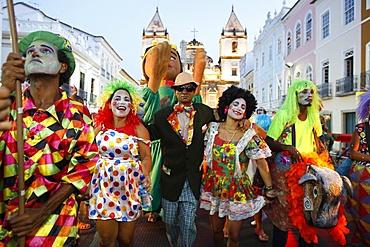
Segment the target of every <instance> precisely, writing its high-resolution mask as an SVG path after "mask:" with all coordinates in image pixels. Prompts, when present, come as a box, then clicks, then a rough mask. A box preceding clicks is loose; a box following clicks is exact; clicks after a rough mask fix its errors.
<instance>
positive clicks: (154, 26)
mask: <svg viewBox="0 0 370 247" xmlns="http://www.w3.org/2000/svg"><path fill="white" fill-rule="evenodd" d="M141 40H142V41H141V42H142V46H141V47H142V48H141V50H142V52H141V54H142V56H144V53H145V50H146V48H148V47H150V46H152V43H153V41H154V42H157V43H162V42H163V41H167V42H168V43H170V36H169V35H168V33H167V28H164V26H163V23H162V20H161V17H160V16H159V12H158V7H157V10H156V12H155V14H154V16H153V18H152V20H151V21H150V23H149V25H148V27H147V28H146V29H144V30H143V36H142V37H141Z"/></svg>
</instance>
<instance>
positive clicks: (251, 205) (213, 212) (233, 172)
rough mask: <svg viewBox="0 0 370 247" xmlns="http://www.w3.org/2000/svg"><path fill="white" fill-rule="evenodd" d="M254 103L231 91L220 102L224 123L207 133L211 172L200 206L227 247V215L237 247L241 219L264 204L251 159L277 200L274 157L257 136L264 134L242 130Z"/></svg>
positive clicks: (268, 194)
mask: <svg viewBox="0 0 370 247" xmlns="http://www.w3.org/2000/svg"><path fill="white" fill-rule="evenodd" d="M256 105H257V101H256V100H255V98H254V96H253V95H252V94H251V93H250V92H249V91H247V90H244V89H241V88H238V87H235V86H231V87H229V88H228V89H227V90H226V91H225V92H223V94H222V96H221V97H220V99H219V103H218V109H217V111H218V115H219V117H220V120H221V122H212V123H211V124H210V126H209V127H208V129H207V132H206V136H205V142H206V147H205V158H206V160H207V165H208V170H207V173H206V176H205V178H204V179H203V181H202V185H203V187H202V193H201V203H200V208H204V209H206V210H208V211H209V214H210V222H211V228H212V233H213V241H214V244H215V245H216V246H223V242H224V241H223V238H224V235H223V226H224V224H225V221H226V217H228V220H229V221H228V224H227V233H228V246H239V245H240V229H241V227H242V224H243V220H244V219H246V218H249V217H251V216H253V215H255V214H256V213H258V212H259V211H260V210H261V209H262V207H263V206H264V205H265V198H264V197H263V196H260V195H257V194H256V193H255V192H254V189H253V186H252V182H251V181H250V179H249V177H248V174H247V173H246V171H247V168H248V164H250V163H249V160H250V159H253V160H255V161H256V163H257V167H258V169H259V171H260V173H261V176H262V178H263V181H264V182H265V185H266V187H265V192H266V197H267V198H268V200H273V199H274V197H275V196H276V193H275V191H274V189H273V187H272V182H271V176H270V173H269V168H268V165H267V162H266V160H265V158H266V157H269V156H271V151H270V149H269V147H268V145H267V144H266V142H265V141H264V140H263V138H261V137H260V135H259V134H258V133H260V132H264V131H263V130H261V128H260V127H259V126H258V125H255V124H251V125H250V127H249V128H248V129H247V130H246V131H243V130H242V129H241V128H240V127H239V122H240V121H241V120H243V119H249V118H250V116H251V115H252V113H253V112H254V110H255V109H256Z"/></svg>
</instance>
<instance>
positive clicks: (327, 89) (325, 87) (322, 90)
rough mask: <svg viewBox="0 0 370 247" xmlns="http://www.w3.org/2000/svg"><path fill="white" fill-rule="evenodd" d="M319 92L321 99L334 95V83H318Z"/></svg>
mask: <svg viewBox="0 0 370 247" xmlns="http://www.w3.org/2000/svg"><path fill="white" fill-rule="evenodd" d="M316 87H317V90H318V93H319V95H320V98H321V99H329V98H331V97H332V92H331V87H332V83H331V82H324V83H322V84H320V85H316Z"/></svg>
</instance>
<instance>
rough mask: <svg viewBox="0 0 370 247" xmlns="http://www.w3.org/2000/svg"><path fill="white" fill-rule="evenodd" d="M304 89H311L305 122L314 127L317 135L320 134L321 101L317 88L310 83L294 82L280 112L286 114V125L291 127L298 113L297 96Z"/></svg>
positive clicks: (306, 81)
mask: <svg viewBox="0 0 370 247" xmlns="http://www.w3.org/2000/svg"><path fill="white" fill-rule="evenodd" d="M305 89H313V99H312V104H311V106H310V107H307V120H308V121H309V123H310V125H311V126H314V128H315V130H316V132H317V133H321V122H320V114H319V112H320V110H321V108H322V101H321V98H320V96H319V94H318V92H317V87H316V86H315V84H314V83H313V82H312V81H308V80H303V79H299V80H296V81H295V82H294V83H293V84H292V85H291V86H290V87H289V89H288V93H287V95H286V98H285V101H284V103H283V105H282V106H281V108H280V110H284V111H285V112H287V113H288V115H289V117H288V124H289V125H293V124H294V123H295V122H296V121H297V120H298V116H299V113H300V110H299V105H298V94H299V93H300V92H302V91H303V90H305Z"/></svg>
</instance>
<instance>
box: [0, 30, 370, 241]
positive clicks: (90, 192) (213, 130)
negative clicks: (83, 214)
mask: <svg viewBox="0 0 370 247" xmlns="http://www.w3.org/2000/svg"><path fill="white" fill-rule="evenodd" d="M19 50H20V52H19V54H16V53H10V54H9V55H8V57H7V60H6V62H5V63H4V64H3V66H2V77H1V83H2V86H1V87H0V166H1V170H0V176H1V186H0V205H1V207H0V222H1V226H2V227H1V229H0V233H1V234H0V238H1V239H0V243H1V246H17V244H18V242H19V240H20V239H22V238H24V239H25V243H26V246H75V245H76V239H77V237H78V225H79V224H78V223H79V220H78V211H79V202H78V198H80V197H81V196H84V195H85V196H86V195H87V197H88V205H89V208H88V216H89V218H90V219H91V220H94V221H95V222H96V225H97V230H98V234H99V238H100V246H117V244H118V245H119V246H133V245H134V243H133V239H134V233H135V228H136V225H137V222H138V218H139V217H140V216H141V215H143V214H146V215H147V217H148V222H150V223H154V222H156V221H158V220H162V219H163V221H164V223H165V225H166V235H167V238H168V242H169V244H170V245H171V246H193V245H194V243H195V239H196V236H197V228H196V224H195V219H196V212H197V210H198V208H201V209H205V210H206V211H207V212H208V213H209V222H210V227H211V230H212V237H213V241H214V245H215V246H224V242H225V241H227V246H240V238H241V236H240V231H241V227H242V224H243V220H245V219H247V218H250V217H254V219H255V225H256V229H255V233H256V235H257V237H258V239H259V240H260V241H272V245H273V246H274V247H275V246H285V245H286V243H287V238H288V232H289V231H294V230H298V232H299V246H313V245H314V244H315V243H317V241H318V238H317V235H316V230H317V228H319V226H318V225H317V224H315V222H313V223H312V221H315V220H312V217H313V218H315V217H316V215H315V213H317V211H318V210H320V209H318V208H319V206H320V205H316V204H317V203H318V202H317V200H313V199H312V198H311V196H312V195H311V194H309V193H308V192H307V190H308V189H307V188H310V187H309V186H308V187H307V186H306V187H305V188H306V190H305V191H304V190H303V186H302V185H301V184H302V183H303V182H302V177H303V176H305V177H310V178H311V179H312V177H313V176H314V175H313V174H311V173H309V172H308V170H309V169H308V167H309V166H308V164H310V166H311V165H314V166H318V167H320V168H325V169H329V170H333V166H332V165H331V163H330V160H329V157H328V156H327V148H326V146H325V145H323V144H322V142H321V141H320V138H319V137H320V136H322V134H323V128H322V125H321V122H320V110H321V109H322V107H323V105H322V101H321V99H320V97H319V95H318V92H317V88H316V86H315V84H314V83H313V82H311V81H308V80H297V81H296V82H294V83H293V84H292V85H291V87H290V88H289V90H288V93H287V97H286V99H285V102H284V103H283V105H282V106H281V109H280V110H279V111H277V112H276V114H274V116H273V119H272V118H270V117H269V116H268V115H267V114H266V113H267V112H266V111H265V110H264V109H263V108H258V109H257V104H258V102H257V101H256V99H255V97H254V96H253V94H252V93H251V92H250V91H248V90H245V89H242V88H238V87H236V86H231V87H229V88H228V89H226V90H225V91H224V92H223V93H222V95H221V97H220V98H219V102H218V106H217V109H216V111H214V110H213V109H211V108H210V107H208V106H207V105H205V104H203V103H202V99H201V95H200V86H201V82H202V78H203V72H204V68H205V52H204V50H201V49H200V50H198V51H197V53H196V54H195V59H194V70H193V74H190V73H188V72H183V71H182V64H181V60H180V56H179V53H178V51H177V47H176V46H174V45H171V44H169V43H167V42H162V43H159V44H153V46H151V47H149V48H148V49H147V51H146V52H145V55H144V57H143V62H142V69H143V73H144V77H145V79H146V81H147V87H145V88H144V89H143V90H141V91H140V90H139V89H138V88H136V87H135V86H133V85H132V84H130V83H128V82H126V81H120V80H114V81H111V82H109V83H107V84H106V85H105V87H104V89H103V91H102V94H101V95H100V96H99V99H98V105H99V110H98V112H97V113H95V115H94V118H92V117H91V115H90V112H89V110H88V108H87V107H86V106H85V105H84V102H83V99H82V100H81V99H79V98H78V96H77V91H76V88H75V87H73V85H71V91H72V94H71V95H67V93H66V92H65V91H64V90H62V89H61V88H60V87H61V85H62V84H63V83H67V84H68V82H69V78H70V77H71V75H72V73H73V71H74V68H75V59H74V57H73V53H72V47H71V45H70V43H69V41H68V40H67V39H65V38H64V37H62V36H60V35H56V34H53V33H51V32H48V31H36V32H33V33H30V34H28V35H27V36H25V37H24V38H23V39H22V40H21V41H20V42H19ZM23 82H27V83H28V84H29V86H27V87H25V89H24V90H23V92H22V95H21V97H22V103H23V108H22V109H23V111H22V113H23V114H22V115H21V116H22V118H23V119H22V127H23V128H22V129H21V130H19V129H18V130H17V118H19V109H18V108H17V107H16V100H15V97H16V95H15V93H14V89H15V85H16V83H23ZM17 97H18V96H17ZM143 102H144V109H145V113H144V116H143V117H142V118H141V117H140V116H139V115H138V109H139V107H140V104H142V103H143ZM369 109H370V93H364V94H363V95H361V100H360V104H359V106H358V109H357V110H358V116H359V119H360V120H361V121H362V122H361V123H360V124H358V125H356V129H355V130H354V133H353V138H352V141H351V145H350V149H349V155H350V158H351V159H352V161H353V165H352V167H351V170H350V173H349V174H348V177H349V180H350V182H351V184H352V186H353V188H356V189H354V190H353V192H354V193H353V196H352V197H351V196H348V198H347V199H348V200H347V202H345V197H344V189H343V187H344V186H342V184H341V185H340V186H339V184H334V185H331V186H334V187H335V188H336V191H339V192H338V193H337V194H336V195H335V198H334V199H333V200H334V201H336V202H337V204H336V205H337V206H335V207H334V208H333V209H331V213H333V212H334V214H335V216H336V217H335V219H336V221H337V222H336V224H334V225H333V226H332V227H330V228H329V229H328V232H329V233H330V235H332V236H333V238H334V240H335V241H337V242H338V243H339V244H342V245H343V244H345V243H346V236H345V234H348V233H349V234H348V237H347V240H348V242H350V243H354V244H357V245H358V246H369V244H370V227H369V225H370V224H369V220H368V213H367V211H366V209H367V208H369V203H370V201H369V199H368V198H369V197H368V194H369V193H370V192H369V193H365V192H364V191H367V192H368V191H370V189H369V182H368V181H369V170H368V169H370V168H369V166H368V164H369V163H368V162H369V161H370V154H369V150H368V146H367V141H366V140H367V139H368V138H367V137H368V135H369V131H370V130H369ZM255 113H256V114H257V115H256V116H257V117H256V119H255V120H256V121H255V122H256V123H257V124H256V123H255V122H253V121H252V119H251V117H252V116H253V115H254V114H255ZM261 126H262V127H261ZM20 131H21V132H20ZM324 131H325V130H324ZM20 133H22V134H23V136H24V138H23V141H24V169H23V170H24V191H20V190H19V184H18V183H20V181H19V178H18V172H17V168H18V156H17V152H18V151H17V141H18V139H17V136H18V135H20ZM251 171H252V172H251ZM317 180H319V179H315V181H317ZM317 186H318V187H319V188H321V189H326V188H324V187H325V185H323V184H318V185H317ZM320 186H321V187H320ZM143 188H144V190H147V191H150V194H151V196H152V202H151V207H150V208H145V209H144V208H143V201H142V197H141V193H140V191H141V190H142V189H143ZM319 190H320V189H317V188H316V189H314V190H313V191H314V192H313V193H314V194H313V196H314V197H315V198H316V197H320V200H319V202H320V203H321V201H324V202H323V203H325V199H326V198H325V193H317V191H319ZM349 191H350V190H349ZM349 194H351V193H349ZM22 196H23V197H24V200H25V210H24V213H18V212H19V205H18V202H19V197H22ZM303 201H304V203H303ZM315 203H316V204H315ZM328 203H332V201H330V202H328ZM310 205H311V208H310ZM345 211H346V212H345ZM263 214H266V215H267V217H269V219H270V220H271V222H272V224H273V235H272V236H267V235H266V234H265V232H264V230H263V227H262V219H261V218H262V215H263ZM308 217H311V218H310V219H311V221H310V220H307V218H308ZM315 219H316V218H315ZM347 220H348V224H347ZM324 221H325V219H324ZM148 224H149V223H148ZM224 229H225V231H226V232H224ZM225 237H226V238H227V240H225ZM271 239H272V240H271Z"/></svg>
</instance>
